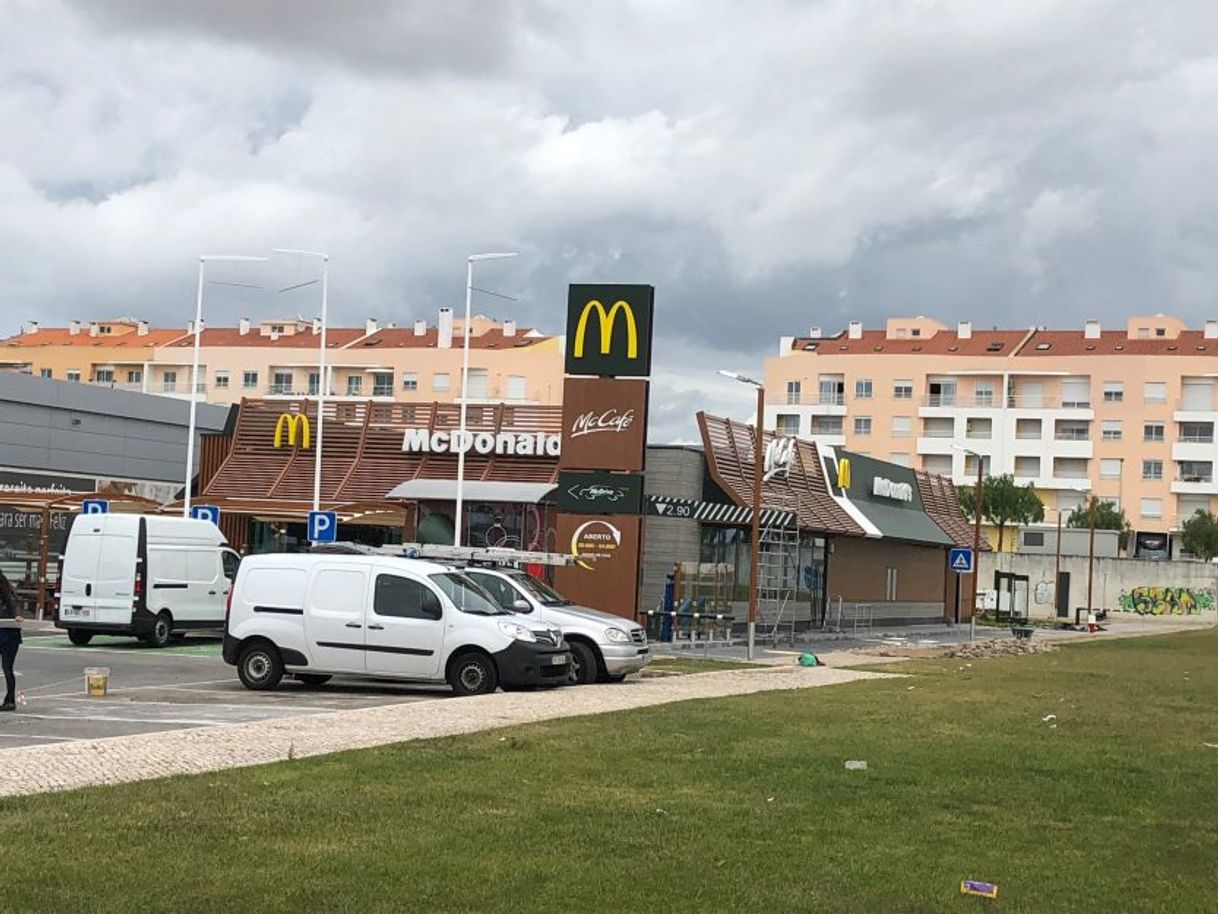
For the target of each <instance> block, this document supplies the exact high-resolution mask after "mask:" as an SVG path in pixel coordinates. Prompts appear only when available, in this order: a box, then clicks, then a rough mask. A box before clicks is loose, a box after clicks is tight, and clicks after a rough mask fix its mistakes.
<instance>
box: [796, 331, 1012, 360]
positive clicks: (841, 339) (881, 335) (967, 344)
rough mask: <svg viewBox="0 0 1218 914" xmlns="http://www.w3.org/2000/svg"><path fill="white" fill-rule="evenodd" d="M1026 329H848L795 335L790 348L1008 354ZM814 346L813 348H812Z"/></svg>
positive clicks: (851, 352) (848, 352)
mask: <svg viewBox="0 0 1218 914" xmlns="http://www.w3.org/2000/svg"><path fill="white" fill-rule="evenodd" d="M1028 332H1029V331H1027V330H974V331H973V335H972V337H971V338H970V339H964V340H962V339H960V337H959V336H958V335H957V333H956V331H954V330H940V331H939V332H938V333H936V334H934V336H924V337H923V336H918V337H910V338H908V339H900V340H896V339H889V338H888V336H887V334H886V332H885V331H883V330H864V331H863V336H862V338H861V339H857V340H852V339H850V338H849V336H848V335H847V334H845V333H841V334H838V335H837V336H832V337H821V338H820V339H814V338H812V337H806V336H801V337H796V338H795V341H794V342H793V343H792V344H791V348H792V349H794V350H796V351H799V352H812V351H815V352H817V353H820V354H822V355H873V354H875V353H890V354H900V355H915V354H919V353H920V354H923V355H988V356H1009V355H1010V354H1011V353H1012V352H1014V351H1015V350H1016V349H1018V347H1019V343H1020V341H1022V340H1023V338H1024V337H1025V336H1027V335H1028ZM810 347H814V348H810Z"/></svg>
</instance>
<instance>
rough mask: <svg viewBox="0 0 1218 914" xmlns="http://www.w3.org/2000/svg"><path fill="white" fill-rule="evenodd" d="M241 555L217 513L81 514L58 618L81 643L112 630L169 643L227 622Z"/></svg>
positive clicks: (66, 561) (66, 562)
mask: <svg viewBox="0 0 1218 914" xmlns="http://www.w3.org/2000/svg"><path fill="white" fill-rule="evenodd" d="M240 561H241V557H240V556H238V555H237V553H235V552H234V551H233V550H232V549H229V548H228V544H227V541H226V540H225V539H224V534H223V533H221V532H220V529H219V528H218V527H217V526H216V525H215V524H213V523H211V522H210V521H204V520H193V519H191V518H184V517H162V516H160V515H140V514H80V515H77V516H76V518H75V519H74V520H73V522H72V529H71V530H70V531H69V532H68V545H67V548H66V549H65V550H64V554H63V570H62V572H61V574H60V580H59V613H58V617H57V618H56V620H55V624H56V626H57V627H59V628H62V629H67V632H68V637H69V638H70V639H71V640H72V643H73V644H81V645H83V644H88V643H89V640H90V639H91V638H92V637H93V636H94V635H95V634H108V635H134V636H135V637H137V638H140V639H142V640H143V641H146V642H147V643H149V644H152V645H155V646H156V647H164V646H165V645H166V644H168V643H169V642H170V641H171V640H172V639H173V637H174V635H175V634H177V633H181V632H184V631H185V630H187V629H221V628H223V626H224V609H225V604H226V602H227V600H228V594H229V590H230V589H231V587H232V581H233V578H234V577H235V576H236V573H237V566H238V564H239V563H240Z"/></svg>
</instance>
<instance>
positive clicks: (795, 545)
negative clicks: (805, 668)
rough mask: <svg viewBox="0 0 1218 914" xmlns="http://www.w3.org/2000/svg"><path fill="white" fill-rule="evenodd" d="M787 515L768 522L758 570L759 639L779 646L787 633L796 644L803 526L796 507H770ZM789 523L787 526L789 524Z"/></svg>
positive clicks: (762, 540)
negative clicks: (797, 597) (800, 539)
mask: <svg viewBox="0 0 1218 914" xmlns="http://www.w3.org/2000/svg"><path fill="white" fill-rule="evenodd" d="M766 507H767V508H779V509H782V511H785V512H787V513H786V514H785V515H783V514H781V513H780V514H779V516H777V517H773V516H771V517H769V518H765V515H764V512H763V519H765V520H768V523H763V524H762V527H761V538H760V540H759V543H760V546H761V549H760V555H759V557H758V566H757V626H758V633H757V636H758V638H760V639H762V640H768V641H771V642H773V643H774V644H777V643H778V641H779V638H780V637H782V636H783V632H784V630H785V631H786V637H787V639H788V640H789V641H790V643H792V644H794V643H795V617H794V612H793V610H794V607H795V596H796V587H797V586H798V583H799V524H798V523H797V522H795V518H794V510H795V506H794V504H792V505H766ZM788 520H789V522H786V521H788Z"/></svg>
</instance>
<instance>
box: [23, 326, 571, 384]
mask: <svg viewBox="0 0 1218 914" xmlns="http://www.w3.org/2000/svg"><path fill="white" fill-rule="evenodd" d="M463 324H464V322H463V321H454V319H453V313H452V310H451V309H448V308H442V309H440V312H439V315H438V320H437V321H436V323H434V324H428V322H427V321H426V320H422V319H420V320H416V321H414V322H413V324H411V325H410V326H408V327H398V326H396V325H395V324H389V325H387V326H381V325H380V324H379V322H378V321H376V320H373V319H369V320H367V321H365V322H364V324H363V326H360V327H328V328H327V330H326V363H327V373H328V374H329V376H330V383H329V386H328V391H329V393H328V396H330V397H333V398H335V399H338V400H343V399H350V400H377V401H386V402H390V401H415V402H429V403H434V402H440V403H450V402H453V401H455V400H457V399H458V398H459V397H460V396H461V357H462V332H463ZM199 337H200V344H199V345H200V349H199V385H198V392H199V395H200V399H202V400H206V401H207V402H209V403H219V404H227V403H237V402H240V401H241V400H242V399H243V398H259V399H262V398H277V397H282V398H284V399H291V398H299V397H307V396H316V395H317V393H318V391H319V390H320V388H321V380H320V378H321V373H320V369H319V356H320V344H321V322H320V321H318V320H305V319H302V318H299V317H290V318H273V319H265V320H261V321H259V322H257V323H254V322H252V321H249V320H245V319H243V320H242V321H241V322H240V323H239V324H238V325H237V326H236V327H204V329H203V331H202V333H200V335H199ZM560 342H561V341H560V340H559V339H558V338H555V337H550V336H546V335H544V334H542V333H540V332H539V331H537V330H532V329H527V328H517V326H516V324H515V322H514V321H510V320H509V321H504V322H503V323H499V322H496V321H493V320H491V319H489V318H486V317H482V316H479V317H475V318H473V319H472V320H471V321H470V361H469V366H470V367H469V399H470V400H471V402H485V403H500V402H508V403H520V404H558V403H561V402H562V373H563V361H562V359H563V354H562V348H561V345H560ZM193 356H194V335H193V328H192V327H189V326H188V327H187V328H185V329H173V330H158V329H152V328H150V327H149V326H148V325H147V323H146V322H144V321H136V320H134V319H130V318H124V319H122V320H115V321H91V322H89V323H88V324H81V323H79V322H76V321H73V322H72V324H71V326H69V327H67V328H54V329H47V328H40V327H39V326H38V325H37V324H36V323H30V324H27V325H26V326H25V327H24V328H23V332H22V333H21V334H19V335H17V336H14V337H12V338H10V339H7V340H2V341H0V368H8V369H10V370H16V371H21V372H24V373H26V374H33V375H41V376H42V377H49V378H58V379H61V380H69V381H81V382H83V383H90V384H99V385H103V386H106V387H115V388H119V389H125V390H137V391H142V392H144V393H155V394H162V395H166V396H173V397H183V398H185V397H189V396H190V383H191V373H192V367H191V366H192V359H193Z"/></svg>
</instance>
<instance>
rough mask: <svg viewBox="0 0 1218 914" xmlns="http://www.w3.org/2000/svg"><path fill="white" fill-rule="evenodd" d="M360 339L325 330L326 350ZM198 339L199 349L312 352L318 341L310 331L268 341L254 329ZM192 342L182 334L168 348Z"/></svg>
mask: <svg viewBox="0 0 1218 914" xmlns="http://www.w3.org/2000/svg"><path fill="white" fill-rule="evenodd" d="M363 335H364V331H363V330H362V329H358V328H355V327H329V328H327V330H326V348H327V349H338V348H341V347H343V346H346V345H347V344H348V343H351V342H354V341H355V340H358V339H359V338H360V337H361V336H363ZM199 337H200V345H202V346H257V347H262V346H269V347H275V348H281V349H316V348H317V344H318V342H319V340H320V337H319V336H314V335H313V331H312V330H305V331H303V332H299V333H284V334H280V335H279V337H278V338H277V339H272V338H271V337H270V336H263V335H262V334H261V333H259V332H258V329H257V328H256V327H253V328H251V329H250V331H249V333H242V332H241V330H240V329H239V328H237V327H204V328H203V332H202V333H201V334H199ZM194 339H195V338H194V337H193V336H191V335H189V334H183V336H182V338H181V339H178V340H175V341H174V342H173V343H171V344H170V345H172V346H185V347H190V346H193V345H194Z"/></svg>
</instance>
